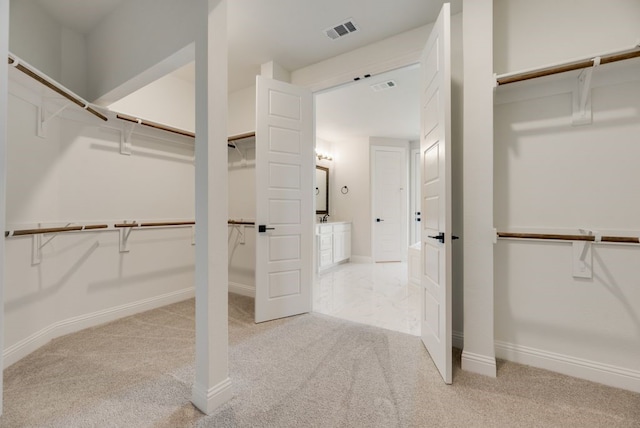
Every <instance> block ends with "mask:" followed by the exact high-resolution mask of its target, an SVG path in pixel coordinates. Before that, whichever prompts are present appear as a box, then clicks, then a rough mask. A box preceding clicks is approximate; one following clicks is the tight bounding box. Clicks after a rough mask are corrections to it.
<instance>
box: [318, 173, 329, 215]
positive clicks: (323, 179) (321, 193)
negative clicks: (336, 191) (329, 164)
mask: <svg viewBox="0 0 640 428" xmlns="http://www.w3.org/2000/svg"><path fill="white" fill-rule="evenodd" d="M315 192H316V214H329V168H326V167H324V166H316V189H315Z"/></svg>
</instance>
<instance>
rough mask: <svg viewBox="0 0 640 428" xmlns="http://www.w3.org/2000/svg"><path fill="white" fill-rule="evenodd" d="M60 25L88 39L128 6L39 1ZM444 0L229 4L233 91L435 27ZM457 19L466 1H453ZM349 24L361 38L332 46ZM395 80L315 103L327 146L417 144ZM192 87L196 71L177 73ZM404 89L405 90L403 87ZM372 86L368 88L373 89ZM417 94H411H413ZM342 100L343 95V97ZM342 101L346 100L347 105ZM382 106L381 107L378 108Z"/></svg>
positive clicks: (244, 0)
mask: <svg viewBox="0 0 640 428" xmlns="http://www.w3.org/2000/svg"><path fill="white" fill-rule="evenodd" d="M37 1H38V3H39V4H40V5H41V6H42V7H43V8H44V9H45V10H46V11H48V12H49V13H50V15H51V16H52V17H53V18H54V19H56V20H58V21H59V22H61V23H62V24H63V25H65V26H67V27H69V28H71V29H73V30H75V31H77V32H79V33H81V34H87V33H88V32H90V31H91V28H93V27H95V26H96V25H98V24H99V22H100V21H101V20H103V19H104V18H105V17H106V16H107V15H108V14H109V13H111V12H112V11H113V10H114V9H115V8H117V7H118V6H119V5H120V4H121V3H123V1H124V0H37ZM442 3H443V1H442V0H393V1H391V0H268V1H266V0H231V1H229V2H228V14H229V21H228V22H229V24H228V25H229V26H228V30H229V90H230V92H232V91H235V90H238V89H242V88H245V87H248V86H251V85H252V84H253V83H254V81H255V75H256V74H259V72H260V65H261V64H263V63H266V62H269V61H275V62H276V63H278V64H280V65H281V66H283V67H284V68H285V69H288V70H297V69H300V68H303V67H306V66H308V65H311V64H314V63H317V62H319V61H322V60H325V59H328V58H331V57H334V56H336V55H339V54H342V53H345V52H348V51H350V50H353V49H356V48H359V47H362V46H366V45H368V44H370V43H373V42H376V41H379V40H382V39H385V38H387V37H390V36H392V35H395V34H398V33H401V32H404V31H408V30H410V29H413V28H416V27H419V26H422V25H424V24H427V23H429V22H433V21H435V19H436V18H437V15H438V13H439V11H440V8H441V6H442ZM451 3H452V4H451V9H452V13H457V12H460V11H461V9H462V2H461V0H451ZM348 18H351V19H353V21H354V22H355V23H356V25H357V26H358V28H359V31H358V32H356V33H353V34H349V35H348V36H346V37H343V38H340V39H337V40H331V39H329V38H328V37H327V36H326V35H325V33H324V31H323V30H324V29H326V28H329V27H332V26H334V25H336V24H339V23H341V22H343V21H344V20H346V19H348ZM399 73H400V74H399V75H398V76H395V75H394V78H397V79H398V81H399V82H400V81H402V82H403V83H402V85H400V84H399V87H398V88H397V89H394V90H391V91H387V92H388V93H378V94H374V93H373V92H372V91H371V90H370V89H369V87H368V86H369V85H370V84H372V83H374V80H375V81H378V80H379V79H381V78H382V76H374V78H371V79H367V81H363V82H361V83H360V84H353V85H348V86H346V87H345V88H342V89H341V90H340V91H336V92H335V93H333V92H332V93H326V94H323V95H322V96H319V97H318V100H319V101H318V103H319V104H318V109H319V110H318V112H319V116H318V125H317V127H316V129H317V133H318V135H320V136H321V138H324V139H327V140H329V141H332V140H336V139H339V138H342V137H340V135H342V136H347V135H348V136H356V135H365V134H366V135H370V136H381V137H392V136H395V137H397V138H415V137H417V135H418V131H417V130H416V126H417V123H418V122H417V120H415V121H414V120H413V118H414V116H415V117H417V116H416V115H417V111H416V112H413V110H412V108H413V107H411V106H413V104H414V103H415V100H414V99H413V98H412V96H413V97H414V96H416V94H417V91H418V89H417V86H415V88H414V89H409V88H410V87H411V85H413V84H415V85H417V83H415V82H414V83H411V82H412V81H413V80H415V79H416V78H415V76H413V77H412V76H411V72H408V71H404V72H399ZM178 74H179V76H180V77H182V78H185V79H187V80H193V77H192V76H193V67H186V68H185V69H183V70H180V71H179V72H178ZM405 79H406V81H407V83H406V85H405V83H404V80H405ZM369 80H370V81H369ZM412 90H413V91H415V94H412V93H411V91H412ZM342 93H343V94H344V95H340V94H342ZM343 97H344V98H343ZM378 105H379V106H378Z"/></svg>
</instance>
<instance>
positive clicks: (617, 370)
mask: <svg viewBox="0 0 640 428" xmlns="http://www.w3.org/2000/svg"><path fill="white" fill-rule="evenodd" d="M495 348H496V356H497V357H498V358H502V359H505V360H508V361H513V362H515V363H520V364H526V365H530V366H534V367H539V368H542V369H546V370H551V371H554V372H558V373H562V374H566V375H569V376H573V377H577V378H580V379H586V380H590V381H593V382H598V383H602V384H604V385H609V386H613V387H616V388H621V389H626V390H629V391H634V392H640V371H638V370H630V369H627V368H624V367H617V366H613V365H609V364H602V363H599V362H596V361H590V360H585V359H582V358H576V357H571V356H568V355H563V354H557V353H554V352H548V351H543V350H541V349H535V348H530V347H527V346H522V345H515V344H512V343H507V342H501V341H496V342H495Z"/></svg>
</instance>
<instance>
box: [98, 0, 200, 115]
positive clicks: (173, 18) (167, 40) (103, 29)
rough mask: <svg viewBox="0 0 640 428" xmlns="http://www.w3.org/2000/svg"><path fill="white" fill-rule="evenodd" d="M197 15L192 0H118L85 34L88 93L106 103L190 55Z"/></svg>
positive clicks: (188, 57)
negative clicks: (110, 10) (104, 16)
mask: <svg viewBox="0 0 640 428" xmlns="http://www.w3.org/2000/svg"><path fill="white" fill-rule="evenodd" d="M197 18H198V12H197V2H176V1H174V0H127V1H125V2H123V3H122V4H121V5H120V6H119V7H118V8H116V9H115V10H114V11H113V12H112V13H111V14H110V15H108V16H107V17H106V18H105V19H104V20H103V21H101V22H100V23H99V24H98V25H97V26H96V27H95V28H94V29H93V30H92V31H91V32H90V33H89V34H88V35H87V52H88V58H89V61H88V71H89V80H88V85H89V88H88V99H89V100H92V101H93V100H95V101H96V102H98V103H100V104H111V103H112V102H114V101H116V100H118V99H120V98H121V97H122V96H124V95H127V94H129V93H131V92H133V91H135V90H137V89H139V88H141V87H142V86H145V85H146V84H148V83H151V82H153V81H154V80H156V79H158V78H159V77H161V76H164V75H165V74H166V73H167V72H170V71H173V70H175V69H176V68H177V67H180V66H183V65H185V64H186V63H188V62H191V61H193V58H194V53H193V50H192V48H191V49H187V48H188V47H189V46H192V45H193V41H194V40H195V31H196V27H197V26H195V25H193V23H194V22H197ZM169 29H170V30H169ZM185 49H187V51H185ZM178 52H182V53H183V55H181V56H179V57H173V58H172V56H174V54H176V53H178ZM168 58H172V59H173V60H174V61H172V62H171V63H170V64H166V61H167V59H168ZM161 64H164V66H161V67H159V65H161ZM154 67H155V69H154ZM150 70H152V71H153V72H150ZM141 76H143V77H144V79H141ZM133 82H135V83H133Z"/></svg>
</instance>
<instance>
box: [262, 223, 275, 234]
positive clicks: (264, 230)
mask: <svg viewBox="0 0 640 428" xmlns="http://www.w3.org/2000/svg"><path fill="white" fill-rule="evenodd" d="M274 229H275V227H267V226H266V225H264V224H261V225H259V226H258V232H260V233H263V232H266V231H267V230H274Z"/></svg>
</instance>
